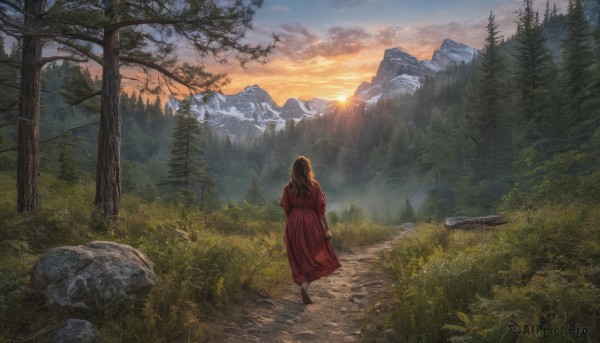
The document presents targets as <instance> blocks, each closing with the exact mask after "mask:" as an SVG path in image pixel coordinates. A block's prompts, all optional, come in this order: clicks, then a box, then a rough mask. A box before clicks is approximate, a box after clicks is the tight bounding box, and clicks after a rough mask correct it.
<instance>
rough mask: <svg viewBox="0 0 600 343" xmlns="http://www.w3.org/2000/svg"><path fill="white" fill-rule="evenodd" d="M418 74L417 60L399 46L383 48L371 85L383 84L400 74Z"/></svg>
mask: <svg viewBox="0 0 600 343" xmlns="http://www.w3.org/2000/svg"><path fill="white" fill-rule="evenodd" d="M403 74H406V75H419V60H417V59H416V58H415V57H414V56H412V55H410V54H409V53H407V52H405V51H403V50H402V49H400V48H392V49H387V50H385V52H384V54H383V60H382V61H381V63H380V64H379V68H378V69H377V74H376V75H375V77H374V78H373V79H372V81H371V84H372V85H379V86H381V85H383V84H384V83H385V82H387V81H389V80H391V79H393V78H395V77H396V76H400V75H403Z"/></svg>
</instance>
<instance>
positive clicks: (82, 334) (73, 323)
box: [49, 318, 98, 343]
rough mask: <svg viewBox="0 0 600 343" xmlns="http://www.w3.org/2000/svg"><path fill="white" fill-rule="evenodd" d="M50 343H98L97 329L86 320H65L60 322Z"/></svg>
mask: <svg viewBox="0 0 600 343" xmlns="http://www.w3.org/2000/svg"><path fill="white" fill-rule="evenodd" d="M49 342H50V343H96V342H98V329H96V326H95V325H94V324H92V323H90V322H88V321H86V320H81V319H74V318H71V319H67V320H65V321H64V322H62V323H61V324H60V325H59V326H58V328H57V329H56V331H55V332H54V335H52V338H51V339H50V341H49Z"/></svg>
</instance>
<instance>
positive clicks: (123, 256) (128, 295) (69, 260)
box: [31, 241, 156, 312]
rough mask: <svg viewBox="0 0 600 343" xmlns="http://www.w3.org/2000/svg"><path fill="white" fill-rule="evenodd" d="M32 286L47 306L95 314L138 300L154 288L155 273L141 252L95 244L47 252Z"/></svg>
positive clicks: (125, 246) (34, 276) (116, 245)
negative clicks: (112, 304) (111, 304)
mask: <svg viewBox="0 0 600 343" xmlns="http://www.w3.org/2000/svg"><path fill="white" fill-rule="evenodd" d="M31 285H32V286H33V288H34V289H36V290H39V291H42V292H43V293H44V295H45V296H46V299H47V301H48V303H49V304H50V305H56V306H59V307H63V308H67V309H71V310H80V311H85V312H96V311H98V310H99V309H101V308H103V307H104V304H106V303H109V302H112V301H114V300H119V299H127V300H133V301H137V300H139V299H141V298H142V297H143V296H144V295H145V294H146V293H147V292H148V291H149V290H150V289H151V288H152V287H153V286H154V285H156V274H155V273H154V270H153V269H152V263H151V262H150V260H149V259H148V257H146V255H145V254H144V253H142V252H141V251H139V250H137V249H134V248H133V247H131V246H129V245H125V244H118V243H113V242H103V241H95V242H91V243H88V244H84V245H78V246H63V247H57V248H52V249H50V250H48V251H47V252H46V253H44V255H42V257H40V259H39V260H38V262H37V263H36V264H35V266H34V267H33V271H32V273H31Z"/></svg>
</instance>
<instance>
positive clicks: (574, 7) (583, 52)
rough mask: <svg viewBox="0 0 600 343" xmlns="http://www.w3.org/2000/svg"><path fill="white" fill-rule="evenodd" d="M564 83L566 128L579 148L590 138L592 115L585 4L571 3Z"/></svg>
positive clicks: (572, 0)
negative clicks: (589, 109) (587, 110)
mask: <svg viewBox="0 0 600 343" xmlns="http://www.w3.org/2000/svg"><path fill="white" fill-rule="evenodd" d="M563 56H564V67H563V73H564V81H565V89H566V96H567V99H568V100H569V101H568V102H567V118H566V120H565V124H566V125H565V127H566V128H567V130H566V131H567V133H568V135H569V138H570V140H571V142H572V143H573V144H575V145H576V146H578V145H579V144H581V142H582V141H584V140H585V139H586V138H587V137H586V136H589V134H588V131H589V129H590V128H589V125H586V124H583V122H584V121H585V120H586V119H587V117H588V115H587V114H586V113H584V108H583V105H584V103H586V102H587V101H588V100H589V97H590V92H589V88H590V85H591V80H590V75H589V70H590V67H591V58H590V57H591V56H592V48H591V46H590V32H589V27H588V24H587V21H586V19H585V15H584V11H583V3H582V0H570V1H569V12H568V18H567V35H566V37H565V39H564V40H563Z"/></svg>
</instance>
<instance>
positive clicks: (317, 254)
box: [280, 156, 342, 304]
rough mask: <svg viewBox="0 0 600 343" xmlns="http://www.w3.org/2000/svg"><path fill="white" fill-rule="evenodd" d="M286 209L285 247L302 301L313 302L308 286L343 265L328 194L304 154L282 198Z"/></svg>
mask: <svg viewBox="0 0 600 343" xmlns="http://www.w3.org/2000/svg"><path fill="white" fill-rule="evenodd" d="M280 205H281V207H283V209H284V210H285V219H286V220H285V223H286V225H285V235H284V239H285V247H286V250H287V257H288V261H289V263H290V268H291V269H292V277H293V279H294V282H295V283H296V284H297V285H299V286H300V294H301V296H302V302H303V303H305V304H312V303H313V301H312V300H311V298H310V296H309V295H308V286H309V285H310V283H311V282H312V281H315V280H318V279H320V278H322V277H325V276H328V275H330V274H331V273H333V272H334V271H335V270H336V269H338V268H340V267H341V266H342V265H341V264H340V262H339V261H338V259H337V256H336V255H335V251H333V247H332V246H331V242H330V241H329V239H330V238H331V232H329V222H328V221H327V215H326V213H325V196H324V195H323V192H322V191H321V186H320V185H319V183H318V182H317V181H316V180H315V176H314V174H313V171H312V168H311V166H310V160H309V159H308V158H306V157H304V156H300V157H298V158H297V159H296V161H294V164H293V165H292V172H291V175H290V182H289V183H288V184H287V185H286V186H285V188H284V190H283V195H282V197H281V203H280Z"/></svg>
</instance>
